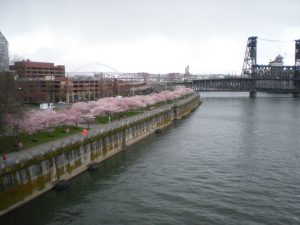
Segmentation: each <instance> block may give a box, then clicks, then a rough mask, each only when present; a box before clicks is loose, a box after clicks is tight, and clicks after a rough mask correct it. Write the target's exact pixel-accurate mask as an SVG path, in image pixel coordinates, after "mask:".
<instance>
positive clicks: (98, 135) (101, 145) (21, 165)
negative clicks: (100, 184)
mask: <svg viewBox="0 0 300 225" xmlns="http://www.w3.org/2000/svg"><path fill="white" fill-rule="evenodd" d="M199 104H200V98H199V95H198V94H196V93H194V94H193V95H191V96H189V97H187V98H185V99H182V100H180V101H178V102H176V103H173V104H169V105H165V106H162V107H160V108H157V109H154V110H151V111H148V112H145V113H143V114H141V115H138V116H134V117H130V118H127V119H124V120H121V121H118V122H116V123H114V124H113V125H112V126H110V127H108V128H105V129H99V130H94V131H92V132H90V133H89V134H88V136H86V137H84V138H83V137H81V138H73V139H71V140H68V141H62V142H61V143H60V144H59V145H56V146H52V147H51V148H50V149H44V150H43V151H39V153H38V154H29V155H28V157H26V158H22V159H18V158H16V159H14V161H13V162H10V163H9V164H2V165H1V169H0V216H1V215H3V214H5V213H7V212H9V211H10V210H12V209H14V208H16V207H18V206H20V205H22V204H24V203H26V202H28V201H30V200H32V199H33V198H36V197H37V196H39V195H41V194H42V193H44V192H46V191H48V190H50V189H51V188H53V186H54V185H55V184H56V183H57V182H58V181H59V180H68V179H70V178H72V177H74V176H76V175H78V174H79V173H81V172H83V171H85V170H86V169H87V168H88V166H89V165H90V164H91V163H95V162H101V161H103V160H105V159H107V158H109V157H111V156H113V155H115V154H117V153H118V152H120V151H123V150H125V149H126V147H128V146H130V145H132V144H134V143H136V142H138V141H140V140H141V139H143V138H145V137H146V136H148V135H150V134H152V133H153V132H155V131H156V130H159V129H163V128H164V127H166V126H168V125H170V124H171V123H172V122H173V121H174V120H177V119H180V118H182V117H183V116H185V115H187V114H189V113H190V112H191V111H193V110H194V109H195V108H196V107H197V106H199ZM25 151H26V150H25Z"/></svg>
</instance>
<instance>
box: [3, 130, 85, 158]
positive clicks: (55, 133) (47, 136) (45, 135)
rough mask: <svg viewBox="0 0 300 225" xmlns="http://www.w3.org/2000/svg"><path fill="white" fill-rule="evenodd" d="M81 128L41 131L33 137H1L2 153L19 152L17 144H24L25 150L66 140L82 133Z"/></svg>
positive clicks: (22, 135)
mask: <svg viewBox="0 0 300 225" xmlns="http://www.w3.org/2000/svg"><path fill="white" fill-rule="evenodd" d="M66 128H69V132H68V133H66V132H65V129H66ZM81 130H82V128H81V127H75V126H66V127H57V128H55V129H53V130H52V131H48V132H46V131H41V132H38V133H36V134H33V135H29V134H20V135H18V136H2V137H0V153H1V154H3V153H9V152H15V151H17V148H16V144H17V143H19V142H22V144H23V148H22V149H26V148H30V147H33V146H36V145H40V144H43V143H46V142H49V141H54V140H56V139H60V138H64V137H67V136H69V135H72V134H76V133H79V132H81Z"/></svg>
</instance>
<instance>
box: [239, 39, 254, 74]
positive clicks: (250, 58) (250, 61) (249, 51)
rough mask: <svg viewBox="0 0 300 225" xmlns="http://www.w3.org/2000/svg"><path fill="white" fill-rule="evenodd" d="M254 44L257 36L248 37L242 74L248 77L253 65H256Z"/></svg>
mask: <svg viewBox="0 0 300 225" xmlns="http://www.w3.org/2000/svg"><path fill="white" fill-rule="evenodd" d="M256 44H257V37H249V38H248V42H247V47H246V52H245V57H244V64H243V70H242V76H244V77H249V76H251V74H252V73H253V66H254V65H256V55H257V54H256Z"/></svg>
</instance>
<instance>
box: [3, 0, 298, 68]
mask: <svg viewBox="0 0 300 225" xmlns="http://www.w3.org/2000/svg"><path fill="white" fill-rule="evenodd" d="M299 8H300V1H298V0H285V1H273V0H253V1H244V0H240V1H239V0H227V1H224V0H210V1H204V0H185V1H182V0H181V1H180V0H173V1H167V0H151V1H147V0H126V1H122V0H101V1H96V0H89V1H86V0H77V1H74V0H73V1H71V0H52V1H40V0H26V1H17V0H0V29H1V31H2V32H3V33H4V34H5V35H6V37H7V38H8V39H9V40H12V42H13V43H14V44H15V43H16V44H15V46H16V45H18V43H19V42H21V41H22V40H21V39H20V38H21V37H24V36H26V37H28V36H30V35H32V36H33V37H35V36H36V35H37V36H39V35H38V33H39V32H44V31H45V30H46V31H47V32H49V33H50V35H51V40H49V42H51V43H52V42H53V43H54V45H55V46H50V47H49V46H44V45H43V43H42V42H43V41H42V40H40V41H38V42H40V43H38V42H37V41H36V42H35V43H36V44H40V45H41V46H39V49H45V48H48V49H49V53H45V52H46V50H45V51H42V52H41V51H31V52H30V51H29V50H27V51H23V52H22V51H21V50H20V48H17V47H15V46H12V43H11V45H10V48H11V51H12V53H13V54H18V55H20V54H22V53H24V54H25V53H26V54H28V57H34V58H39V57H40V58H41V60H47V57H48V58H49V60H55V59H57V60H65V61H64V62H57V63H59V64H66V65H67V68H68V66H69V67H70V68H72V67H75V66H76V64H78V63H81V61H82V62H85V61H86V60H85V59H83V57H85V58H89V59H91V60H103V61H104V62H102V63H112V66H115V67H117V66H119V67H121V68H119V70H125V71H134V70H141V71H146V70H149V72H151V71H153V72H167V71H176V70H178V69H179V70H183V66H184V65H185V64H188V63H190V64H191V71H192V72H196V73H197V72H199V73H200V72H225V73H226V72H230V71H236V72H239V70H240V68H241V66H242V60H243V54H244V51H245V45H246V40H247V38H248V36H252V35H257V36H260V37H266V38H271V39H288V40H294V39H296V38H300V25H299V21H300V14H299V12H298V11H299ZM26 41H27V44H28V45H33V44H34V43H31V42H30V38H26ZM70 42H71V43H72V42H74V43H73V45H72V44H70ZM168 42H170V43H171V44H168ZM25 44H26V43H25ZM44 44H47V43H44ZM76 45H79V46H76ZM114 46H115V47H114ZM149 46H150V47H149ZM164 46H166V47H164ZM266 46H267V45H266ZM108 47H110V48H111V50H108V49H107V48H108ZM54 48H59V49H54ZM73 48H78V55H80V57H79V56H78V55H76V54H75V55H74V54H70V52H73V53H75V52H76V51H75V50H74V49H73ZM172 48H178V51H177V52H176V51H173V50H172ZM263 48H264V47H263V45H261V55H260V57H261V58H262V59H263V60H266V58H268V59H269V58H273V57H275V55H274V54H277V52H276V51H274V49H276V46H275V47H271V49H263ZM278 49H279V51H280V52H279V53H282V54H284V53H286V54H287V57H290V55H291V54H292V52H293V45H292V44H291V50H289V49H287V50H286V49H284V48H281V47H280V46H279V47H278ZM259 50H260V49H259ZM101 52H102V53H101ZM155 52H157V54H158V55H163V56H164V57H165V58H162V57H159V56H157V57H158V59H155ZM168 52H172V53H171V54H173V55H169V54H168ZM283 52H284V53H283ZM82 54H87V55H86V56H82ZM137 54H139V55H140V56H139V57H137V56H136V55H137ZM174 54H178V56H176V57H175V56H174ZM268 54H270V55H268ZM47 55H48V56H47ZM70 55H72V58H70ZM113 55H117V56H115V58H114V57H113ZM28 57H27V56H24V58H28ZM142 58H144V59H145V61H144V62H143V61H142V60H140V59H142ZM57 60H55V62H56V61H57ZM151 60H152V62H151ZM156 60H157V61H158V62H159V61H161V60H164V63H158V62H156ZM174 60H175V61H176V62H174ZM135 61H138V63H139V65H135V63H134V62H135ZM221 61H222V62H221ZM172 63H173V64H172ZM203 63H205V65H203ZM179 64H180V66H178V65H179ZM154 67H155V68H154Z"/></svg>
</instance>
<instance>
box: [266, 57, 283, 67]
mask: <svg viewBox="0 0 300 225" xmlns="http://www.w3.org/2000/svg"><path fill="white" fill-rule="evenodd" d="M269 66H283V57H282V56H281V55H278V56H276V58H275V60H273V61H271V62H270V63H269Z"/></svg>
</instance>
